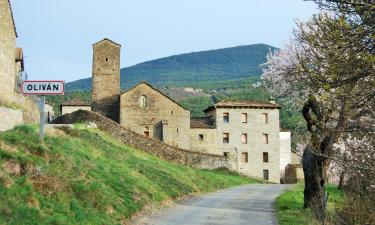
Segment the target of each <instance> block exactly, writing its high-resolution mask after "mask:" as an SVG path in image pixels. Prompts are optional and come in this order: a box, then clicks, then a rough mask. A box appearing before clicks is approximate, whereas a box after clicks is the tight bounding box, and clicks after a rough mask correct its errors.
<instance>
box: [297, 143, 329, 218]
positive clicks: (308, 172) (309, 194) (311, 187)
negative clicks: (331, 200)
mask: <svg viewBox="0 0 375 225" xmlns="http://www.w3.org/2000/svg"><path fill="white" fill-rule="evenodd" d="M313 152H316V151H314V149H312V147H311V146H309V145H308V146H307V147H306V148H305V150H304V152H303V158H302V165H303V172H304V175H305V190H304V208H312V209H313V210H314V213H315V216H316V218H318V219H319V220H320V221H321V222H323V221H324V218H325V206H324V205H325V199H324V192H325V186H324V184H325V177H324V165H325V162H324V159H323V158H322V157H320V156H317V155H315V154H313Z"/></svg>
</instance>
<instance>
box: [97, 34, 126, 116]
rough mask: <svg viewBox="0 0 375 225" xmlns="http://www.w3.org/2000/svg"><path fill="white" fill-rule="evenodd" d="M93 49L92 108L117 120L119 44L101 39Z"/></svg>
mask: <svg viewBox="0 0 375 225" xmlns="http://www.w3.org/2000/svg"><path fill="white" fill-rule="evenodd" d="M93 49H94V53H93V65H92V103H91V106H92V110H93V111H94V112H98V113H100V114H102V115H103V116H106V117H108V118H110V119H112V120H114V121H116V122H118V121H119V114H118V113H119V109H118V107H119V100H120V99H119V98H120V50H121V45H119V44H117V43H115V42H113V41H111V40H109V39H103V40H102V41H100V42H98V43H96V44H94V45H93Z"/></svg>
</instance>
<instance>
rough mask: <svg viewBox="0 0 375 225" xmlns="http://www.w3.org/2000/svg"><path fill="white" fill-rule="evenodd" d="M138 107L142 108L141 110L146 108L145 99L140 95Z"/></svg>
mask: <svg viewBox="0 0 375 225" xmlns="http://www.w3.org/2000/svg"><path fill="white" fill-rule="evenodd" d="M139 106H140V107H142V108H146V107H147V98H146V96H144V95H142V96H141V97H139Z"/></svg>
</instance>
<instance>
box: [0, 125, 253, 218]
mask: <svg viewBox="0 0 375 225" xmlns="http://www.w3.org/2000/svg"><path fill="white" fill-rule="evenodd" d="M78 127H81V129H74V130H65V131H61V130H53V131H48V132H47V134H49V135H48V136H47V138H46V141H45V143H44V144H39V142H38V134H37V132H36V131H35V130H34V128H32V127H29V126H20V127H17V128H15V129H13V130H11V131H7V132H2V133H0V202H1V204H0V224H21V225H22V224H27V225H33V224H38V225H43V224H92V225H94V224H124V222H125V221H126V220H127V219H128V218H129V217H130V216H131V215H133V214H134V213H136V212H138V211H140V210H141V209H142V208H143V207H144V206H145V205H149V204H160V203H161V202H163V201H165V200H168V199H173V198H177V197H179V196H183V195H188V194H191V193H199V192H208V191H214V190H217V189H220V188H224V187H228V186H233V185H240V184H246V183H252V182H255V180H252V179H248V178H245V177H242V176H239V175H237V174H234V173H230V172H227V171H206V170H198V169H192V168H188V167H185V166H181V165H177V164H173V163H170V162H167V161H164V160H161V159H159V158H156V157H154V156H151V155H149V154H146V153H144V152H141V151H139V150H136V149H132V148H130V147H127V146H125V145H123V144H121V143H119V142H117V141H115V140H113V139H112V138H110V137H109V136H108V135H106V134H105V133H103V132H101V131H100V130H97V129H90V130H87V129H84V127H85V126H82V125H79V126H78Z"/></svg>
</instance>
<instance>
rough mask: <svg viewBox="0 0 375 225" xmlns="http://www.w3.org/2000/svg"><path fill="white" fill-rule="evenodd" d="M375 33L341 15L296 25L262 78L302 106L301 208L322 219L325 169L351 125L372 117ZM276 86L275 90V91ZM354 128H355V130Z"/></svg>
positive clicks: (316, 16) (373, 110) (275, 91)
mask: <svg viewBox="0 0 375 225" xmlns="http://www.w3.org/2000/svg"><path fill="white" fill-rule="evenodd" d="M373 39H374V33H373V32H372V33H369V32H368V30H365V29H363V27H362V26H356V25H355V24H354V23H352V22H351V21H349V20H348V19H347V17H346V16H344V15H335V14H332V13H321V14H319V15H315V16H313V18H311V19H310V21H308V22H307V23H299V24H298V30H297V31H296V32H295V39H294V40H293V41H292V42H291V44H290V45H288V46H287V48H286V49H283V50H279V51H277V52H275V53H270V55H269V56H268V62H267V63H266V65H265V70H264V73H263V76H262V77H263V79H264V80H265V81H266V84H267V86H268V87H269V88H270V89H273V91H274V92H273V93H276V94H277V95H278V96H285V95H291V96H293V99H294V101H295V102H296V103H297V104H300V106H301V108H302V114H303V117H304V119H305V121H306V125H307V130H308V132H309V135H310V139H309V143H308V144H307V146H306V147H305V149H304V152H303V160H302V163H303V169H304V175H305V190H304V207H311V208H313V209H314V212H315V215H316V217H317V218H319V219H320V220H321V221H322V222H323V221H324V217H325V215H324V211H325V210H324V209H325V201H326V200H325V183H326V181H327V169H328V167H329V164H330V162H331V160H332V159H333V158H335V157H336V156H337V155H338V154H340V153H339V152H338V151H336V148H334V145H335V144H336V143H337V142H338V140H339V138H340V137H341V136H342V134H343V133H346V132H349V130H348V128H351V127H350V122H351V121H353V120H358V119H359V118H362V117H366V116H371V117H373V116H374V112H375V108H374V106H373V104H372V102H373V101H375V100H374V99H375V57H374V54H373V51H374V45H373V43H374V41H373ZM275 88H277V89H275ZM354 129H355V128H354Z"/></svg>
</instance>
